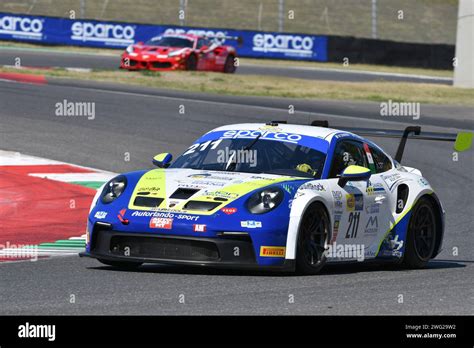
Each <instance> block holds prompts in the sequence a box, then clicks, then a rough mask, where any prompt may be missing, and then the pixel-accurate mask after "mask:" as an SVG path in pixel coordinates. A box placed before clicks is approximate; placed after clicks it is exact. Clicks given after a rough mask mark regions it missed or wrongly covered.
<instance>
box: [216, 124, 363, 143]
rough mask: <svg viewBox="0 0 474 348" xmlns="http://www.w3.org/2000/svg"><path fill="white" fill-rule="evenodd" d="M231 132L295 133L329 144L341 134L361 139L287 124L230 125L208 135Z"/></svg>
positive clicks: (313, 127)
mask: <svg viewBox="0 0 474 348" xmlns="http://www.w3.org/2000/svg"><path fill="white" fill-rule="evenodd" d="M230 130H252V131H253V130H260V131H263V130H266V131H270V132H285V133H294V134H300V135H306V136H310V137H315V138H320V139H324V140H326V141H328V142H330V141H331V139H332V137H333V136H334V135H336V134H341V133H345V134H351V135H354V136H356V137H359V136H358V135H355V134H353V133H350V132H346V131H341V130H338V129H332V128H325V127H316V126H306V125H300V124H286V123H278V124H277V125H275V126H272V125H268V124H265V123H240V124H230V125H226V126H221V127H218V128H215V129H213V130H211V131H209V132H208V134H209V133H212V132H219V131H230Z"/></svg>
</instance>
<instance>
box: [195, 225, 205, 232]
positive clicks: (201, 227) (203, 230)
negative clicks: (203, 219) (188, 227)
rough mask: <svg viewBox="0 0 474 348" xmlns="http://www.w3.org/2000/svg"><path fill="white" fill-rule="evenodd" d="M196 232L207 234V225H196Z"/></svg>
mask: <svg viewBox="0 0 474 348" xmlns="http://www.w3.org/2000/svg"><path fill="white" fill-rule="evenodd" d="M193 231H194V232H206V225H202V224H194V225H193Z"/></svg>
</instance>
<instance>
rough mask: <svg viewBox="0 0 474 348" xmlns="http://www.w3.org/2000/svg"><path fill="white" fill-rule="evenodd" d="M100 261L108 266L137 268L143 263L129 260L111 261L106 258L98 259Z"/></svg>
mask: <svg viewBox="0 0 474 348" xmlns="http://www.w3.org/2000/svg"><path fill="white" fill-rule="evenodd" d="M97 260H98V261H99V262H100V263H103V264H104V265H107V266H112V267H114V268H118V269H129V270H130V269H136V268H138V267H140V266H141V265H142V263H141V262H127V261H109V260H104V259H97Z"/></svg>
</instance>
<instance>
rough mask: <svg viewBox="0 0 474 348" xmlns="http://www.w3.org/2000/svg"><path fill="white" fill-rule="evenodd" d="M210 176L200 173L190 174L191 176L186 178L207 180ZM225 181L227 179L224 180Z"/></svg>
mask: <svg viewBox="0 0 474 348" xmlns="http://www.w3.org/2000/svg"><path fill="white" fill-rule="evenodd" d="M210 176H211V174H208V173H201V174H191V175H188V178H193V179H205V178H208V177H210ZM226 179H227V178H226Z"/></svg>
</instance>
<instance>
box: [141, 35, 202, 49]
mask: <svg viewBox="0 0 474 348" xmlns="http://www.w3.org/2000/svg"><path fill="white" fill-rule="evenodd" d="M145 44H146V45H150V46H164V47H189V48H192V47H193V41H192V40H189V39H184V38H181V37H172V36H165V37H155V38H153V39H151V40H148V41H147V42H146V43H145Z"/></svg>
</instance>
